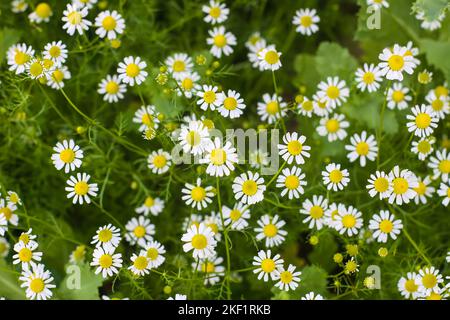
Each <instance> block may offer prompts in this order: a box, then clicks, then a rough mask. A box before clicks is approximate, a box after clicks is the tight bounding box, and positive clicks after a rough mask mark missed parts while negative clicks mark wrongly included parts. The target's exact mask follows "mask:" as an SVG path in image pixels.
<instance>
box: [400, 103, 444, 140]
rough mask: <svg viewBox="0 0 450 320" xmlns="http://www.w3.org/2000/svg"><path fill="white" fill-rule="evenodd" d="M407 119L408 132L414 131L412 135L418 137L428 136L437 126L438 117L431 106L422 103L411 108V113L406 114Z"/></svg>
mask: <svg viewBox="0 0 450 320" xmlns="http://www.w3.org/2000/svg"><path fill="white" fill-rule="evenodd" d="M406 119H408V120H409V122H408V123H406V126H407V127H408V131H409V132H414V135H416V136H418V137H419V138H422V137H423V138H424V137H428V136H429V135H431V134H432V133H433V131H434V129H436V128H437V126H438V124H437V123H438V121H439V118H437V117H436V116H435V115H434V113H433V110H432V109H431V107H429V106H426V105H424V104H422V105H421V106H415V107H414V108H412V115H411V114H409V115H407V116H406Z"/></svg>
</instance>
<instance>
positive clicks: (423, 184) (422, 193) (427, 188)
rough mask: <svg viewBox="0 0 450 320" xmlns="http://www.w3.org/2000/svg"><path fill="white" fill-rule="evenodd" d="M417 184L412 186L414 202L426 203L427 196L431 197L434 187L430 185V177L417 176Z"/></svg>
mask: <svg viewBox="0 0 450 320" xmlns="http://www.w3.org/2000/svg"><path fill="white" fill-rule="evenodd" d="M417 182H418V186H417V187H416V188H414V191H415V192H416V195H415V197H414V202H415V204H419V203H423V204H426V203H427V198H431V197H432V196H433V193H434V191H435V188H434V187H432V186H431V182H432V181H431V178H430V177H429V176H426V177H425V178H424V179H421V178H417Z"/></svg>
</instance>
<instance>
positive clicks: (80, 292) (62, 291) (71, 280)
mask: <svg viewBox="0 0 450 320" xmlns="http://www.w3.org/2000/svg"><path fill="white" fill-rule="evenodd" d="M66 272H68V273H67V275H66V276H65V277H64V279H63V280H62V281H61V286H60V288H59V290H58V292H57V297H58V298H59V299H72V300H98V299H99V292H98V288H99V287H100V286H101V285H102V283H103V278H102V276H101V275H100V274H95V273H94V271H93V270H91V268H90V267H89V264H88V263H83V264H77V265H67V266H66ZM78 275H79V280H80V281H79V285H80V286H79V288H76V287H77V279H78V278H77V276H78Z"/></svg>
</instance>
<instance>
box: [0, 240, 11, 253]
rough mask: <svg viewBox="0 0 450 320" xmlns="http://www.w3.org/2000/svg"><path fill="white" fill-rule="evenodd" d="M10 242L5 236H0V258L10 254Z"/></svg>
mask: <svg viewBox="0 0 450 320" xmlns="http://www.w3.org/2000/svg"><path fill="white" fill-rule="evenodd" d="M9 247H10V246H9V242H8V241H7V240H6V239H5V238H3V237H0V258H5V257H7V256H8V254H9Z"/></svg>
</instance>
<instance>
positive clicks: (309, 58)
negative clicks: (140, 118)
mask: <svg viewBox="0 0 450 320" xmlns="http://www.w3.org/2000/svg"><path fill="white" fill-rule="evenodd" d="M294 69H295V71H296V72H297V77H296V78H295V85H296V86H306V88H307V89H308V94H312V93H314V92H315V90H316V89H317V84H318V83H319V82H320V80H321V77H320V75H319V73H318V72H317V69H316V62H315V58H314V56H313V55H310V54H298V55H297V56H296V57H295V60H294Z"/></svg>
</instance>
